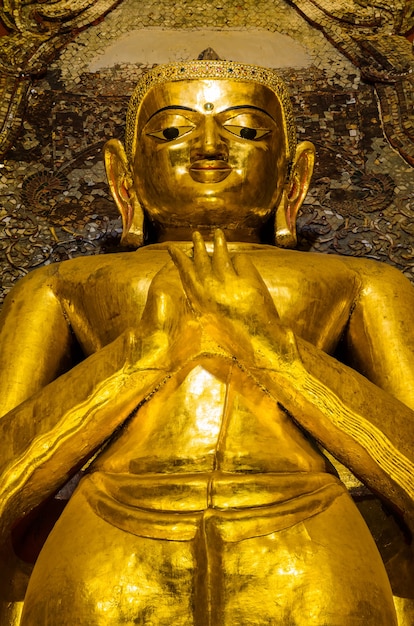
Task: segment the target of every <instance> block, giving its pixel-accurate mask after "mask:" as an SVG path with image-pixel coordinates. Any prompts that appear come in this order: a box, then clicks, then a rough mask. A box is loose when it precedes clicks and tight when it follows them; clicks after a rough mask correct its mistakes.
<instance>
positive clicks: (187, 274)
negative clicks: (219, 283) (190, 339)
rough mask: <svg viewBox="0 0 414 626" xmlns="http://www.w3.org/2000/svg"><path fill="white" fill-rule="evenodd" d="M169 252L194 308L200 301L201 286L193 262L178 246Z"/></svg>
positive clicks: (169, 249)
mask: <svg viewBox="0 0 414 626" xmlns="http://www.w3.org/2000/svg"><path fill="white" fill-rule="evenodd" d="M168 252H169V254H170V256H171V258H172V260H173V262H174V264H175V266H176V268H177V269H178V272H179V274H180V278H181V282H182V285H183V288H184V291H185V294H186V296H187V298H188V300H189V302H190V305H191V306H192V307H193V308H195V309H196V308H197V304H198V302H199V300H200V289H201V285H200V283H199V281H198V280H197V275H196V272H195V269H194V263H193V261H192V260H191V259H190V258H189V257H188V256H187V255H186V254H185V253H184V252H183V251H182V250H180V249H179V248H177V247H176V246H169V247H168Z"/></svg>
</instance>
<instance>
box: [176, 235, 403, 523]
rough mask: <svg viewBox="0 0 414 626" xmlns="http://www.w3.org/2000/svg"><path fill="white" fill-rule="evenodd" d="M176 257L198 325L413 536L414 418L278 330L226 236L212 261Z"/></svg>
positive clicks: (255, 280)
mask: <svg viewBox="0 0 414 626" xmlns="http://www.w3.org/2000/svg"><path fill="white" fill-rule="evenodd" d="M172 256H173V258H174V259H175V262H176V264H177V267H178V268H179V270H180V274H181V277H182V281H183V285H184V287H185V289H186V292H187V295H188V298H189V300H190V302H191V304H192V306H193V308H194V310H195V312H196V313H197V314H198V315H199V316H200V319H201V323H202V324H203V325H204V326H205V327H206V328H207V329H208V330H209V332H211V333H212V334H213V335H214V338H215V340H216V341H218V342H219V343H222V344H224V345H225V346H226V347H227V349H229V350H230V351H231V352H232V353H233V354H234V355H235V356H236V357H237V358H238V359H239V361H240V363H241V366H243V367H246V369H247V370H248V371H250V373H251V374H253V375H254V376H255V378H256V379H257V381H258V382H259V383H260V384H261V385H262V386H263V387H264V388H265V389H266V390H267V392H268V393H269V394H270V395H271V396H272V397H273V398H274V399H275V401H276V402H278V403H279V405H280V406H282V407H283V408H284V409H285V410H286V411H288V412H289V413H290V415H291V416H292V419H293V420H294V421H296V423H297V424H299V425H300V426H301V427H303V428H304V429H305V430H306V431H308V432H309V433H310V434H311V435H312V436H313V437H314V438H315V439H316V440H317V441H319V442H320V443H321V444H322V445H323V446H324V447H325V448H326V449H328V450H329V451H330V452H332V454H333V455H334V456H336V457H337V458H338V459H339V460H340V461H341V462H343V463H344V464H345V465H347V466H348V467H349V468H350V469H352V470H353V471H354V473H355V474H356V475H358V476H359V477H360V478H361V479H362V480H363V481H364V482H365V483H366V484H367V485H369V486H370V487H371V488H372V489H373V490H375V491H376V492H378V493H379V494H381V495H382V496H383V497H384V498H386V499H387V500H388V501H389V502H390V503H392V504H393V505H394V506H395V507H397V508H398V509H399V511H400V512H401V513H402V514H403V515H404V517H405V519H406V521H407V523H408V524H409V525H410V526H411V528H412V529H414V487H413V484H412V478H413V475H414V413H413V412H412V411H411V410H410V409H409V408H408V407H407V406H405V405H404V404H402V403H401V402H399V401H398V400H396V399H395V398H394V397H392V396H391V395H390V394H388V393H386V392H384V391H383V390H381V389H379V388H378V387H377V386H376V385H374V384H372V383H370V382H369V381H368V380H367V379H366V378H365V377H364V376H362V375H360V374H358V373H357V372H355V371H354V370H352V369H351V368H348V367H346V366H345V365H343V364H342V363H339V362H338V361H336V360H335V359H333V358H332V357H330V356H328V355H327V354H325V353H323V352H321V351H320V350H319V349H317V348H316V347H315V346H313V345H311V344H308V343H306V342H305V341H303V340H301V339H300V338H297V337H295V336H294V335H293V333H292V331H291V330H290V329H288V328H285V327H283V326H282V325H281V323H280V320H279V318H278V315H277V311H276V309H275V306H274V303H273V301H272V299H271V296H270V294H269V293H268V291H267V289H266V287H265V285H264V283H263V281H262V279H261V278H260V276H259V275H258V273H257V271H256V270H255V268H254V267H253V266H252V264H251V263H250V262H249V260H248V259H247V258H243V257H235V258H234V259H230V257H229V256H228V253H227V249H226V246H225V241H224V239H223V238H222V237H221V235H218V236H216V240H215V248H214V253H213V258H212V259H210V258H209V257H208V255H207V253H206V251H205V248H204V246H203V243H202V241H200V239H199V238H198V237H196V238H195V241H194V261H192V260H191V259H189V258H188V257H185V255H183V254H182V253H180V251H177V250H173V251H172Z"/></svg>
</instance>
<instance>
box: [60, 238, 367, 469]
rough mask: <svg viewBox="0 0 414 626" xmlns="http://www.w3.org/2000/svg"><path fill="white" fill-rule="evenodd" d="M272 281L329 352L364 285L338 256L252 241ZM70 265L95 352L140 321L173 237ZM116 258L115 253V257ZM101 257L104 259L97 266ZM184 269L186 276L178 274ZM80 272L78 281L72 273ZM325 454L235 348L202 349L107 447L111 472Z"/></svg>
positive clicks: (320, 463)
mask: <svg viewBox="0 0 414 626" xmlns="http://www.w3.org/2000/svg"><path fill="white" fill-rule="evenodd" d="M243 248H244V249H243V250H242V251H243V252H244V253H247V254H249V256H250V258H251V259H252V261H253V262H254V264H255V266H256V268H257V269H258V270H259V272H260V274H261V275H262V277H263V279H264V280H265V282H266V284H267V286H268V288H269V291H270V293H271V294H272V296H273V297H274V301H275V304H276V307H277V309H278V312H279V314H280V317H281V320H282V321H283V322H284V323H285V324H287V325H288V326H291V327H292V328H293V330H294V332H295V333H296V334H298V335H300V336H302V337H304V338H305V339H307V340H308V341H311V342H312V343H313V344H315V345H318V347H320V348H322V349H323V350H325V351H332V350H333V349H334V348H335V346H336V344H337V343H338V340H339V338H340V336H341V334H342V332H343V329H344V327H345V325H346V323H347V320H348V318H349V314H350V311H351V308H352V306H353V303H354V301H355V298H356V295H357V292H358V284H359V283H358V277H357V274H356V273H354V272H353V271H351V270H350V269H348V267H347V266H346V264H344V263H343V261H342V260H341V259H340V258H339V257H323V256H322V255H317V254H316V255H315V254H309V253H306V254H301V253H297V252H290V251H283V250H278V249H275V248H272V247H270V246H251V247H249V248H248V249H246V248H247V246H243ZM90 261H91V267H92V270H91V271H90V272H89V274H88V275H87V276H86V275H85V277H84V278H83V279H82V276H81V280H80V281H79V276H78V275H77V273H76V271H73V269H75V270H76V264H72V266H71V265H70V264H67V265H66V266H65V265H63V266H61V270H60V274H61V278H62V279H63V280H62V281H61V284H62V285H63V286H64V287H63V288H62V292H61V293H60V294H59V295H60V297H61V298H62V300H63V302H64V303H65V308H66V311H67V315H68V316H69V318H70V321H71V323H72V326H73V328H74V331H75V333H76V335H77V337H78V339H79V341H80V343H81V345H82V347H83V349H84V350H85V352H86V353H88V352H89V351H91V352H92V351H94V350H96V349H99V347H101V346H102V345H105V344H106V343H108V342H109V341H112V340H113V339H115V338H116V337H117V336H118V335H119V334H121V332H123V331H124V330H125V329H126V328H128V327H133V326H134V325H137V324H138V323H139V319H140V316H141V312H142V310H143V307H144V305H145V301H146V294H147V291H148V288H149V285H150V282H151V279H152V277H153V276H154V275H155V273H156V272H157V271H159V270H160V269H161V268H162V267H163V266H164V265H165V263H167V262H168V261H169V256H168V252H167V250H166V249H165V247H164V246H162V245H159V246H151V247H148V248H146V249H143V250H141V251H138V252H136V253H127V254H125V255H116V257H113V258H111V259H110V260H109V261H107V262H106V261H105V259H102V260H101V259H99V258H95V259H90ZM114 261H115V262H114ZM94 265H96V268H94ZM177 276H178V275H177ZM72 279H73V281H77V282H76V289H71V285H70V280H72ZM326 467H327V463H326V460H325V458H324V457H323V456H322V454H321V453H320V452H319V450H318V449H317V448H316V446H315V445H314V444H313V443H312V442H310V441H309V439H308V438H307V437H306V436H305V434H303V433H302V432H301V431H300V430H299V429H298V428H297V427H296V426H295V425H294V424H293V422H292V420H291V419H290V418H289V417H288V416H287V415H286V414H285V413H284V411H283V409H282V408H280V407H279V406H278V405H277V404H276V403H275V402H274V400H273V399H271V398H270V397H269V396H268V395H267V394H266V393H265V391H264V390H263V389H262V388H261V387H260V386H259V385H258V384H257V383H256V381H254V379H253V378H252V377H251V375H250V374H249V373H248V372H245V371H243V370H242V369H241V368H240V367H239V365H238V364H237V362H236V361H235V360H234V359H232V355H230V354H227V355H226V354H223V351H222V350H220V349H218V350H217V351H216V350H214V349H212V350H210V352H209V353H208V352H207V353H206V352H203V354H200V355H198V356H197V354H194V358H193V359H192V360H191V361H190V363H187V364H186V365H185V366H183V367H182V368H181V369H178V371H176V372H175V373H174V374H173V375H172V376H171V377H170V378H169V379H168V380H167V381H166V382H165V384H163V385H162V387H161V388H160V389H159V390H158V391H157V392H156V393H154V394H153V395H152V396H151V398H150V399H149V400H148V401H147V402H145V403H144V404H143V405H142V406H141V407H140V409H139V411H138V413H137V414H136V415H135V416H134V418H133V419H131V420H130V422H129V423H128V425H127V426H126V427H125V428H124V429H122V431H121V434H120V435H118V437H117V438H116V439H114V440H113V441H112V442H111V444H110V445H109V446H108V447H107V448H106V449H105V451H104V452H103V453H102V454H101V455H100V457H99V458H98V460H97V461H96V462H95V464H94V468H95V469H96V470H101V471H104V472H108V473H110V474H118V473H119V474H122V475H125V474H129V475H136V476H137V475H141V476H142V475H147V474H155V475H159V476H160V475H162V474H176V475H177V474H181V475H190V474H195V473H196V474H198V475H199V476H201V475H203V476H212V475H213V474H214V475H218V474H220V475H226V474H270V473H272V474H283V473H286V474H289V473H296V472H310V473H318V472H323V471H326Z"/></svg>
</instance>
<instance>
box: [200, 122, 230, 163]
mask: <svg viewBox="0 0 414 626" xmlns="http://www.w3.org/2000/svg"><path fill="white" fill-rule="evenodd" d="M191 152H192V153H191V160H192V161H197V160H199V159H209V160H218V161H227V160H228V156H229V153H228V147H227V144H226V142H225V141H224V140H223V138H222V136H221V133H220V129H219V126H218V124H217V122H216V121H215V119H214V118H213V117H210V116H208V117H206V118H205V120H204V124H203V127H202V128H201V131H200V135H199V138H198V141H196V143H195V144H194V146H193V149H192V151H191Z"/></svg>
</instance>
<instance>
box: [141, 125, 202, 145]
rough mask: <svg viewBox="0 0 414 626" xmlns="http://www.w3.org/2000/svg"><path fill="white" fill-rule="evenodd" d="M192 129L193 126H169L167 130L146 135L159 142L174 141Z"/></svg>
mask: <svg viewBox="0 0 414 626" xmlns="http://www.w3.org/2000/svg"><path fill="white" fill-rule="evenodd" d="M193 128H194V126H169V127H168V128H163V129H162V130H157V131H155V132H153V133H147V134H148V135H149V136H150V137H155V139H158V140H161V141H174V139H178V138H179V137H183V136H184V135H186V134H187V133H189V132H190V131H191V130H193Z"/></svg>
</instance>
